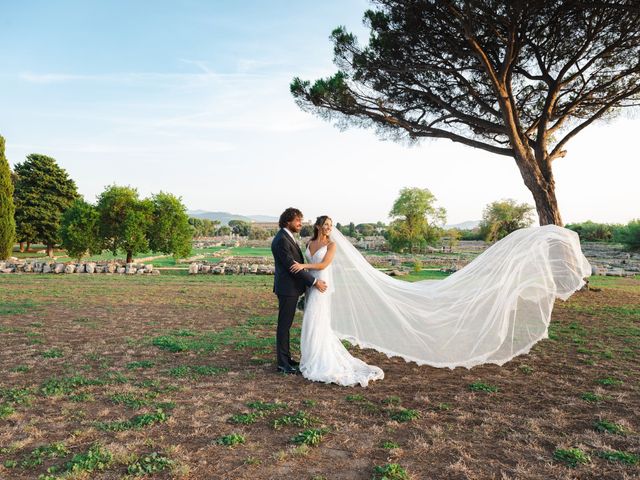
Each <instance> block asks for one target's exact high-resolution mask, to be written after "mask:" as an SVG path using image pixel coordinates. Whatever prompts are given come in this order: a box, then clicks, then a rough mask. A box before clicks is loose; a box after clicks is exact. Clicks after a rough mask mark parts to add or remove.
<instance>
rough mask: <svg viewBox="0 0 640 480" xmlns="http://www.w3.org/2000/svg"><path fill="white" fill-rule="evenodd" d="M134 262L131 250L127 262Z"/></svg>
mask: <svg viewBox="0 0 640 480" xmlns="http://www.w3.org/2000/svg"><path fill="white" fill-rule="evenodd" d="M131 262H133V254H132V253H131V252H127V263H131Z"/></svg>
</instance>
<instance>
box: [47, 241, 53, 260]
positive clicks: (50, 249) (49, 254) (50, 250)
mask: <svg viewBox="0 0 640 480" xmlns="http://www.w3.org/2000/svg"><path fill="white" fill-rule="evenodd" d="M47 257H53V244H51V243H47Z"/></svg>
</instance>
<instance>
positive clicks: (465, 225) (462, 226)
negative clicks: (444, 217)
mask: <svg viewBox="0 0 640 480" xmlns="http://www.w3.org/2000/svg"><path fill="white" fill-rule="evenodd" d="M478 225H480V220H468V221H466V222H462V223H456V224H454V225H445V226H444V228H457V229H458V230H473V229H474V228H476V227H477V226H478Z"/></svg>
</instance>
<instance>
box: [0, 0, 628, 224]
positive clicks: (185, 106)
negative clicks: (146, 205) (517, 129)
mask: <svg viewBox="0 0 640 480" xmlns="http://www.w3.org/2000/svg"><path fill="white" fill-rule="evenodd" d="M368 5H369V4H368V2H366V1H364V0H341V1H336V0H329V1H324V2H315V1H310V0H307V1H304V0H303V1H294V0H288V1H280V0H268V1H267V0H262V1H256V0H254V1H243V2H234V1H230V0H228V1H227V0H224V1H223V0H218V1H204V0H200V1H181V2H175V1H174V2H170V1H153V2H151V1H135V2H132V1H113V0H112V1H109V2H105V1H63V0H58V1H55V2H51V1H25V2H8V3H6V4H5V5H4V7H3V15H2V16H1V17H0V53H1V56H0V58H1V59H2V60H1V61H0V134H2V135H3V136H4V137H5V138H6V141H7V156H8V158H9V162H10V164H15V163H17V162H21V161H23V160H24V158H25V156H26V155H27V154H29V153H34V152H37V153H43V154H47V155H50V156H53V157H54V158H56V159H57V161H58V163H59V164H60V165H61V166H62V167H63V168H65V169H66V170H67V171H68V172H69V173H70V174H71V176H72V177H73V178H74V179H75V180H76V182H77V184H78V188H79V190H80V192H81V193H82V194H83V195H84V196H85V198H86V199H87V200H89V201H94V200H95V196H96V195H97V194H99V193H100V192H101V191H102V190H103V189H104V187H105V186H106V185H109V184H111V183H117V184H120V185H132V186H134V187H137V188H138V190H139V192H140V193H141V195H148V194H150V193H153V192H158V191H160V190H163V191H169V192H172V193H174V194H176V195H179V196H181V197H182V199H183V201H184V203H185V204H186V205H187V207H188V208H190V209H203V210H224V211H231V212H234V213H240V214H265V215H278V214H279V213H280V212H281V211H282V210H283V209H284V208H286V207H288V206H292V205H293V206H297V207H298V208H300V209H302V210H303V212H304V213H305V215H306V216H307V217H308V218H312V217H315V216H317V215H321V214H329V215H331V216H333V217H334V219H335V220H336V221H342V222H348V221H351V220H352V221H355V222H366V221H377V220H383V221H386V220H387V213H388V211H389V210H390V208H391V205H392V203H393V201H394V199H395V198H396V196H397V194H398V191H399V190H400V189H401V188H402V187H405V186H410V187H421V188H429V189H430V190H431V191H432V192H433V193H434V194H435V195H436V197H437V198H438V200H439V205H440V206H443V207H445V208H446V209H447V210H448V221H449V223H456V222H462V221H465V220H471V219H478V218H480V216H481V214H482V209H483V207H484V206H485V205H486V204H487V203H489V202H491V201H493V200H497V199H500V198H515V199H516V200H518V201H526V202H529V203H532V199H531V196H530V194H529V192H528V190H527V189H526V188H525V187H524V185H523V184H522V180H521V179H520V176H519V173H518V171H517V168H516V166H515V163H514V161H513V160H510V159H507V158H505V157H497V156H492V155H490V154H488V153H484V152H479V151H476V150H473V149H471V148H468V147H463V146H459V145H454V144H452V143H451V142H448V141H445V140H438V141H429V142H425V143H422V144H420V145H419V146H417V147H411V148H409V147H406V146H403V145H398V144H393V143H389V142H381V141H380V140H379V139H378V138H377V137H376V136H375V134H374V133H373V132H372V131H366V130H348V131H346V132H340V131H339V130H337V129H336V128H334V127H333V126H331V125H329V124H327V123H326V122H324V121H322V120H320V119H318V118H315V117H313V116H311V115H309V114H307V113H304V112H302V111H300V110H299V109H298V107H297V106H296V105H295V103H294V102H293V99H292V97H291V95H290V94H289V82H290V81H291V79H292V77H294V76H301V77H303V78H306V79H315V78H318V77H320V76H326V75H329V74H331V73H333V72H334V71H335V67H334V66H333V65H332V63H331V59H332V51H331V43H330V42H329V40H328V36H329V34H330V32H331V30H332V29H333V28H335V27H336V26H338V25H346V26H347V27H348V29H350V30H351V31H353V32H355V33H357V34H359V36H360V38H362V39H364V38H366V31H365V30H364V28H363V26H362V23H361V18H362V13H363V12H364V10H365V9H366V8H367V7H368ZM639 127H640V121H639V120H638V119H634V118H623V119H620V120H615V121H612V122H610V123H609V124H606V125H601V126H596V127H591V128H590V129H588V130H587V131H586V132H585V133H583V134H582V136H581V137H578V138H577V139H576V140H574V141H573V142H572V143H570V144H569V154H568V156H567V157H566V158H565V159H561V160H558V161H557V162H556V163H555V165H554V168H555V172H556V177H557V178H556V182H557V188H558V198H559V202H560V208H561V211H562V214H563V217H564V219H565V221H567V222H570V221H583V220H586V219H592V220H596V221H607V222H626V221H628V220H630V219H631V218H634V217H638V216H640V212H639V211H638V208H637V202H636V201H632V200H633V199H634V198H636V196H637V195H636V193H637V189H638V184H637V178H639V177H640V171H639V167H638V162H637V158H638V155H637V151H634V150H637V149H635V148H632V145H631V142H632V138H633V135H634V134H637V132H638V131H640V128H639ZM602 160H604V164H605V166H603V162H602Z"/></svg>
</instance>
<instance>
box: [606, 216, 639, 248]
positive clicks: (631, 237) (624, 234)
mask: <svg viewBox="0 0 640 480" xmlns="http://www.w3.org/2000/svg"><path fill="white" fill-rule="evenodd" d="M613 239H614V240H615V241H616V242H620V243H622V244H624V245H626V247H627V248H628V249H629V250H635V251H640V218H638V219H635V220H631V221H630V222H629V223H628V224H627V225H625V226H622V227H618V228H617V229H616V230H615V234H614V238H613Z"/></svg>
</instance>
